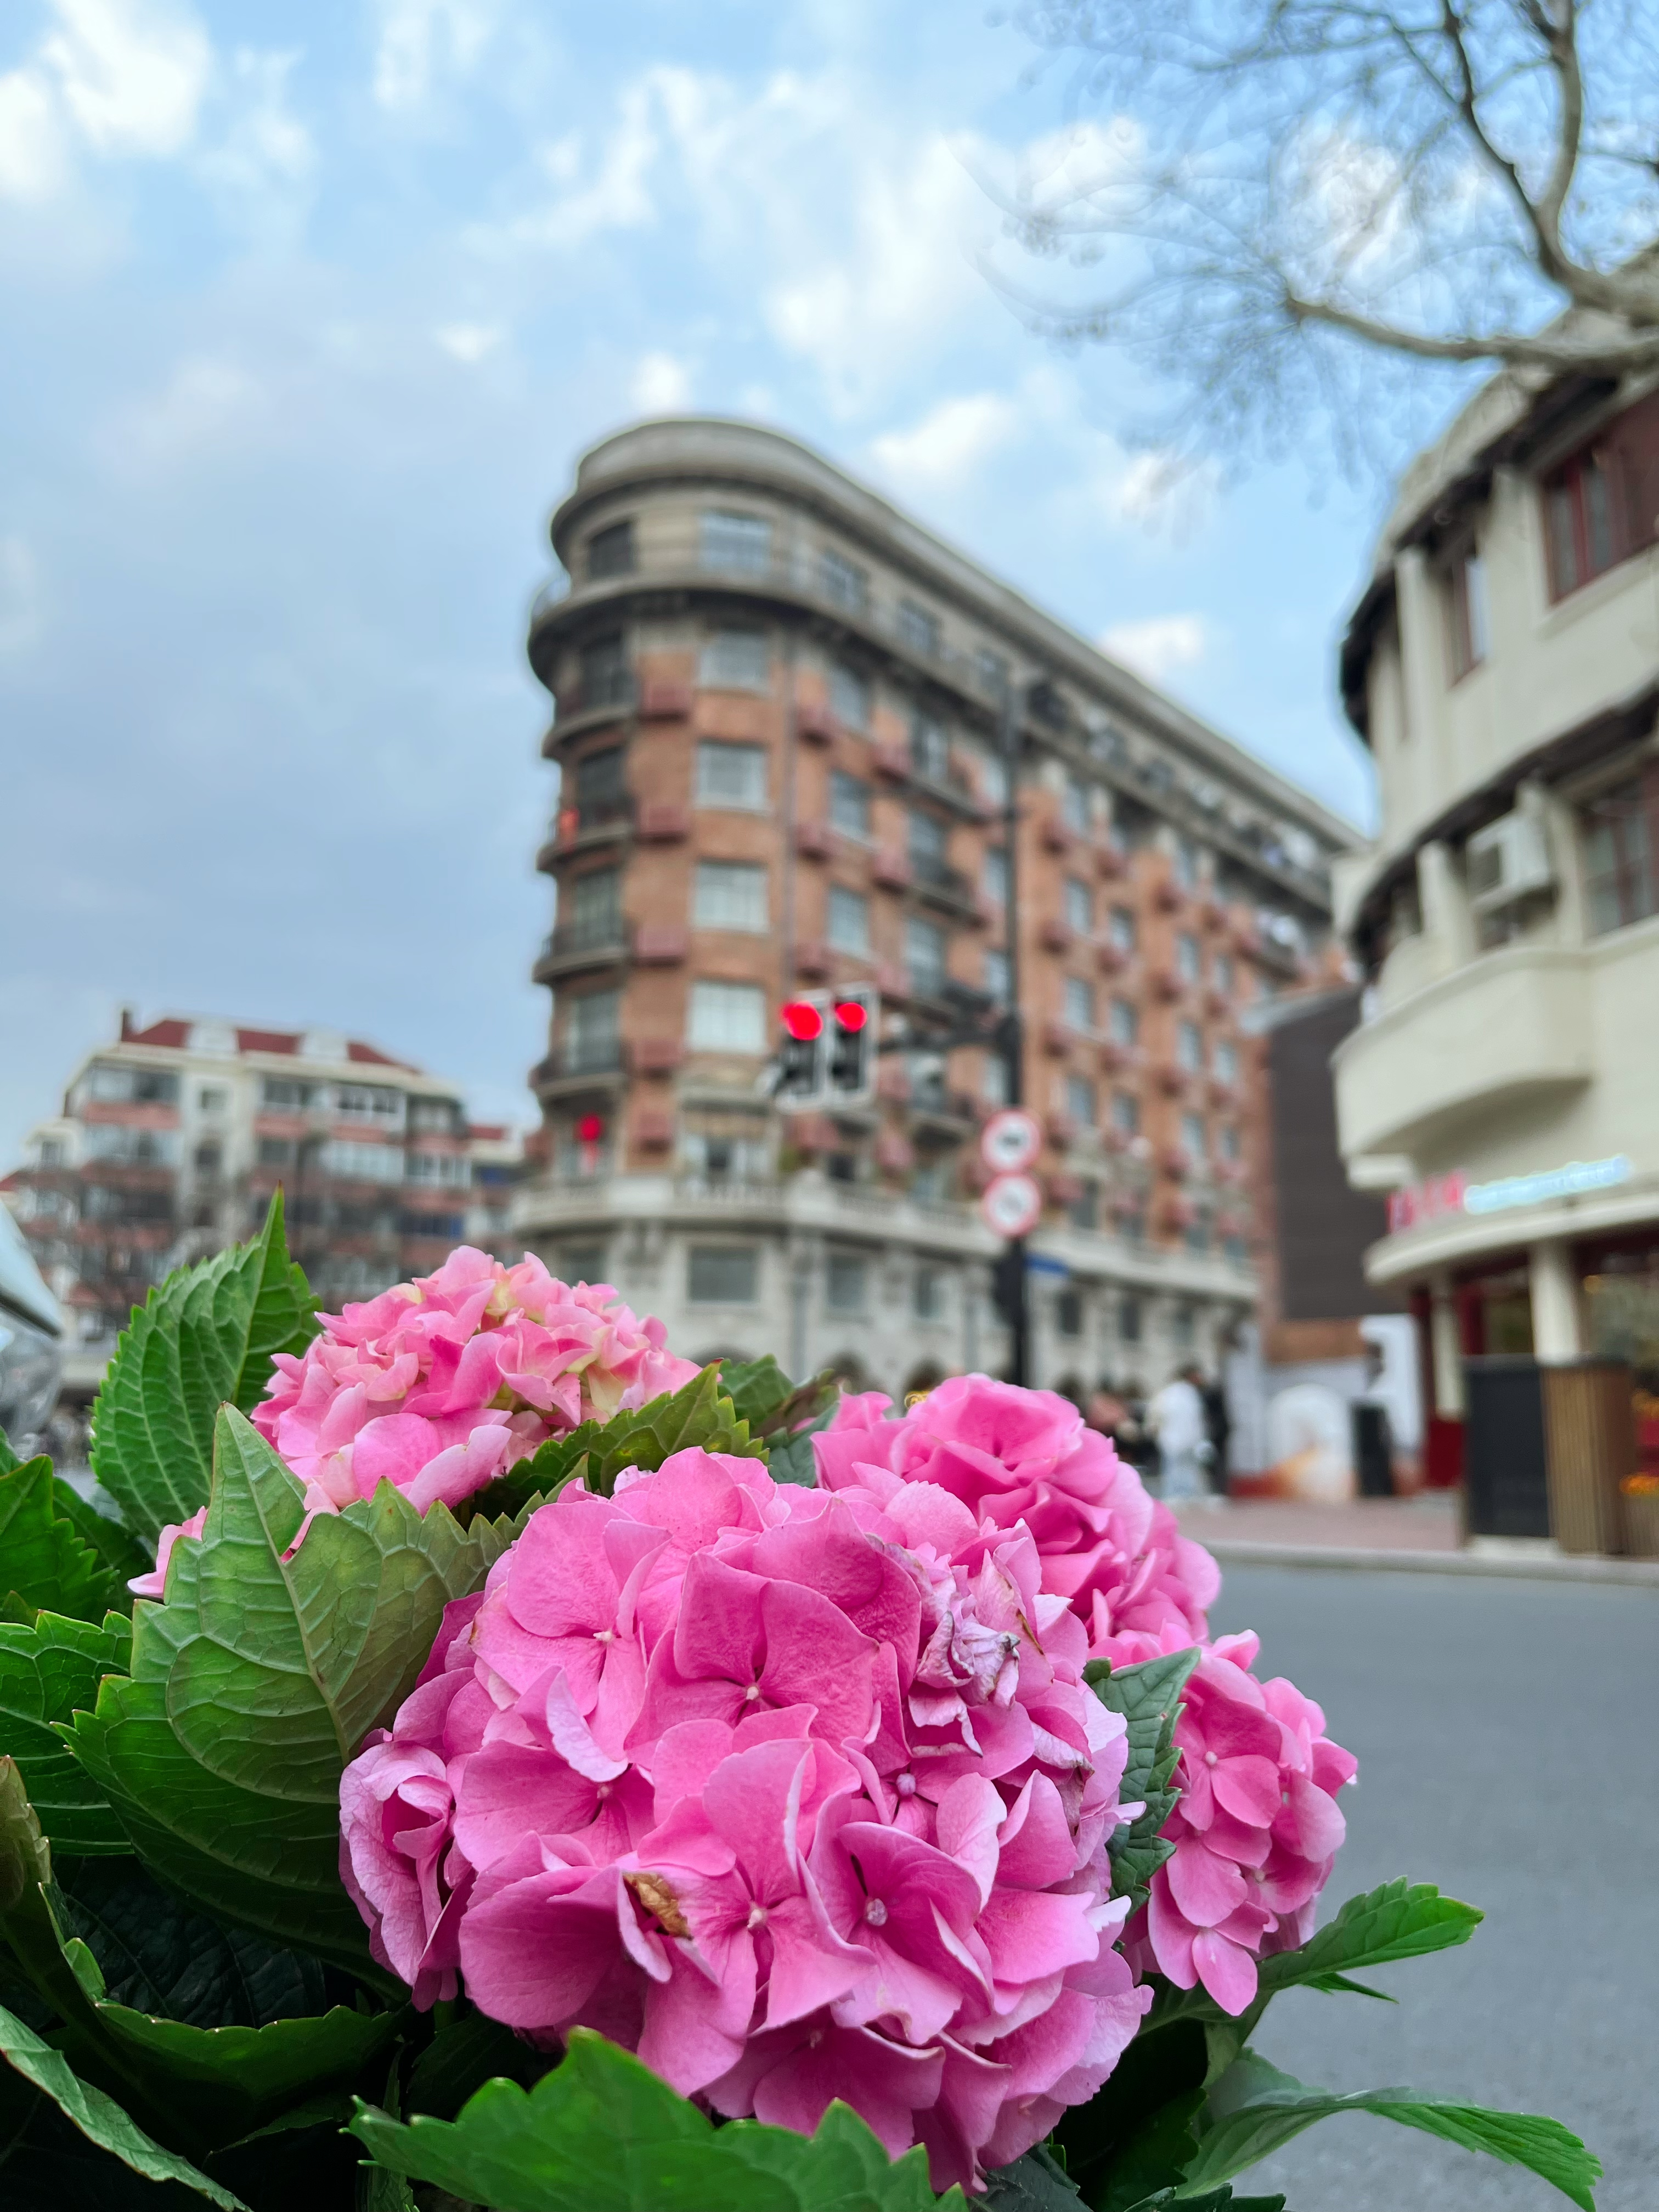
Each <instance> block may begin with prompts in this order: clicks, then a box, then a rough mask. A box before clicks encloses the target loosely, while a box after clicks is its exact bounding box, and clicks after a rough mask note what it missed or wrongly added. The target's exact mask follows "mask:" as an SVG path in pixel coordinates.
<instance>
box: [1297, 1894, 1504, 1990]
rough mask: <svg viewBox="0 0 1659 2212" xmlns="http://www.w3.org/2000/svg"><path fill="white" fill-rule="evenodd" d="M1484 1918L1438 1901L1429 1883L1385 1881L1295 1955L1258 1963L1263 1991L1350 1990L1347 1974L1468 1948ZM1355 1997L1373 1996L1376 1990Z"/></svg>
mask: <svg viewBox="0 0 1659 2212" xmlns="http://www.w3.org/2000/svg"><path fill="white" fill-rule="evenodd" d="M1482 1917H1483V1916H1482V1915H1481V1914H1480V1912H1479V1911H1477V1910H1476V1908H1475V1907H1474V1905H1461V1904H1459V1902H1458V1900H1457V1899H1455V1897H1442V1895H1441V1894H1440V1892H1439V1891H1438V1890H1437V1888H1436V1887H1434V1885H1433V1883H1432V1882H1418V1883H1414V1884H1408V1883H1407V1881H1405V1879H1404V1878H1403V1876H1402V1877H1401V1880H1399V1881H1388V1882H1384V1883H1383V1886H1382V1887H1381V1888H1380V1889H1373V1890H1370V1891H1369V1892H1367V1893H1366V1894H1365V1895H1364V1896H1363V1897H1351V1898H1350V1899H1348V1901H1347V1903H1346V1905H1344V1906H1343V1907H1342V1909H1341V1911H1340V1912H1339V1913H1338V1914H1337V1916H1336V1917H1335V1919H1334V1920H1332V1921H1329V1922H1328V1923H1327V1924H1326V1925H1325V1926H1324V1927H1323V1928H1321V1929H1318V1930H1316V1933H1315V1934H1314V1935H1312V1936H1310V1937H1309V1938H1308V1941H1307V1942H1305V1943H1304V1944H1303V1946H1302V1948H1300V1950H1297V1951H1279V1952H1276V1953H1275V1954H1273V1957H1272V1958H1271V1959H1264V1960H1262V1962H1261V1984H1260V1986H1261V1992H1262V1994H1263V1995H1264V1996H1273V1995H1275V1994H1276V1993H1277V1992H1278V1991H1279V1990H1288V1989H1294V1988H1295V1987H1296V1986H1297V1984H1305V1985H1306V1986H1308V1987H1310V1988H1313V1989H1327V1990H1329V1989H1347V1990H1354V1989H1356V1988H1357V1984H1354V1983H1352V1982H1350V1981H1348V1980H1346V1975H1347V1974H1348V1973H1349V1972H1357V1971H1359V1970H1362V1969H1365V1968H1369V1967H1372V1966H1387V1965H1388V1964H1389V1962H1390V1961H1391V1960H1395V1959H1419V1958H1422V1957H1424V1956H1425V1954H1427V1953H1429V1952H1431V1951H1445V1950H1449V1949H1450V1948H1451V1947H1452V1946H1453V1945H1454V1944H1457V1943H1467V1942H1468V1940H1469V1938H1470V1936H1473V1935H1474V1931H1475V1929H1477V1928H1478V1927H1479V1926H1480V1922H1481V1919H1482ZM1359 1994H1360V1995H1362V1996H1376V1995H1377V1992H1376V1990H1360V1991H1359Z"/></svg>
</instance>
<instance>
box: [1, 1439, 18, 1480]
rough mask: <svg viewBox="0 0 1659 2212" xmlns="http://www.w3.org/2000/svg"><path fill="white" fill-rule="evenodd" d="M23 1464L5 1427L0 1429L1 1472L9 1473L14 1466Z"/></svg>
mask: <svg viewBox="0 0 1659 2212" xmlns="http://www.w3.org/2000/svg"><path fill="white" fill-rule="evenodd" d="M22 1464H23V1462H22V1461H21V1459H19V1458H18V1456H17V1455H16V1453H15V1451H14V1450H13V1449H12V1448H11V1443H10V1440H9V1437H7V1435H6V1432H5V1431H4V1430H3V1429H0V1474H10V1473H11V1471H12V1469H13V1468H15V1467H21V1465H22Z"/></svg>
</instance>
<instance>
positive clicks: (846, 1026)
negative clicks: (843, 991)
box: [836, 999, 870, 1036]
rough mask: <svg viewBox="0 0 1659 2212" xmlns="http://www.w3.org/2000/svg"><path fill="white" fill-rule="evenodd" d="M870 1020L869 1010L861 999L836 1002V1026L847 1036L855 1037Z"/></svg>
mask: <svg viewBox="0 0 1659 2212" xmlns="http://www.w3.org/2000/svg"><path fill="white" fill-rule="evenodd" d="M869 1018H870V1009H869V1007H868V1006H866V1005H865V1003H864V1001H863V1000H861V999H838V1000H836V1027H837V1028H838V1029H842V1030H846V1032H847V1034H848V1036H857V1035H858V1033H859V1031H860V1030H861V1029H862V1028H863V1027H864V1025H865V1024H866V1022H867V1021H868V1020H869Z"/></svg>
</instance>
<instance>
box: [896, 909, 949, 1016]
mask: <svg viewBox="0 0 1659 2212" xmlns="http://www.w3.org/2000/svg"><path fill="white" fill-rule="evenodd" d="M904 964H905V966H906V967H907V968H908V969H909V971H910V988H911V989H912V990H913V991H915V992H916V993H917V994H919V995H920V996H921V997H922V998H924V999H936V998H937V997H938V996H939V993H940V992H941V991H942V990H943V989H944V987H945V932H944V931H943V930H942V929H941V928H940V927H939V925H938V923H937V922H932V921H923V920H922V918H921V915H916V914H913V915H909V916H908V918H907V919H906V921H905V924H904Z"/></svg>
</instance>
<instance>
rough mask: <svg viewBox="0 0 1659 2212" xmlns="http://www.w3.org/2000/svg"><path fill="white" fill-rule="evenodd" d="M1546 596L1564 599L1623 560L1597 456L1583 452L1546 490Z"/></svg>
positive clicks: (1603, 471) (1608, 486)
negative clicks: (1547, 570) (1547, 581)
mask: <svg viewBox="0 0 1659 2212" xmlns="http://www.w3.org/2000/svg"><path fill="white" fill-rule="evenodd" d="M1544 504H1545V512H1546V513H1547V516H1548V520H1549V550H1550V596H1551V598H1552V599H1565V597H1566V595H1567V593H1568V592H1576V591H1577V589H1578V586H1580V585H1581V584H1588V583H1589V581H1590V580H1591V578H1592V577H1594V576H1600V575H1601V574H1604V573H1605V572H1606V571H1607V569H1609V568H1612V567H1613V564H1614V562H1616V561H1618V560H1620V559H1622V558H1623V556H1622V554H1620V553H1619V552H1617V551H1615V550H1614V548H1615V544H1616V542H1617V536H1616V533H1615V530H1614V518H1613V488H1612V483H1611V481H1610V479H1609V477H1608V475H1607V469H1606V466H1605V465H1604V464H1603V460H1602V457H1601V454H1600V453H1581V454H1580V455H1578V457H1577V459H1575V460H1571V461H1569V462H1568V463H1567V465H1566V466H1565V468H1564V469H1561V470H1559V471H1558V472H1557V474H1556V475H1555V476H1553V477H1552V478H1551V479H1550V481H1549V482H1548V483H1547V485H1546V486H1545V488H1544Z"/></svg>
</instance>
